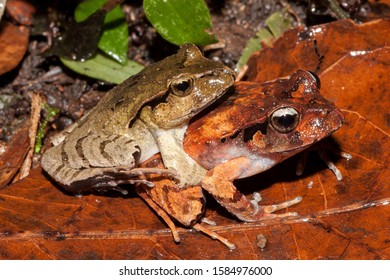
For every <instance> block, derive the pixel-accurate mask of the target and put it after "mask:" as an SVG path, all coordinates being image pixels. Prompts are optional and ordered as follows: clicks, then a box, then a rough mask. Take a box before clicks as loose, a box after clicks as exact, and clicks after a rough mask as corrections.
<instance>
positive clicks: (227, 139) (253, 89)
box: [137, 70, 344, 248]
mask: <svg viewBox="0 0 390 280" xmlns="http://www.w3.org/2000/svg"><path fill="white" fill-rule="evenodd" d="M317 79H318V78H317V77H315V76H314V75H313V74H311V73H310V72H308V71H303V70H298V71H296V72H295V73H294V74H293V75H292V76H291V77H290V78H289V79H279V80H275V81H272V82H267V83H264V84H259V83H253V82H237V83H235V86H234V88H235V92H234V94H232V95H231V96H229V97H228V98H227V99H226V100H225V101H223V102H222V103H221V104H219V105H218V107H216V108H215V109H214V110H212V111H211V112H209V113H207V114H206V115H204V116H202V117H201V118H198V119H196V120H194V121H193V122H192V123H190V125H189V127H188V129H187V132H186V135H185V138H184V142H183V146H184V150H185V151H186V153H187V154H188V155H190V156H191V157H192V158H193V159H194V160H195V161H196V162H197V163H198V164H199V165H201V166H202V167H203V168H204V172H203V177H202V178H200V179H199V185H201V187H200V186H199V185H198V186H192V187H190V186H189V187H187V188H182V189H178V188H177V187H176V186H175V185H173V184H172V182H171V181H170V180H169V179H167V178H161V177H155V179H154V180H153V178H149V179H150V180H151V181H153V182H154V188H148V187H145V186H144V185H140V186H138V188H137V192H138V193H139V194H140V195H141V197H143V198H144V199H145V200H146V201H147V202H148V204H149V205H151V207H152V208H153V209H155V210H156V211H157V213H158V214H159V215H160V216H162V217H163V219H164V220H165V221H166V222H167V223H168V225H169V226H170V227H171V229H172V231H175V227H174V225H173V223H172V222H171V221H169V216H171V217H173V218H174V219H175V220H177V221H179V222H180V223H181V224H183V225H185V226H192V227H194V228H197V229H198V230H201V231H204V228H199V224H196V222H197V221H198V220H199V219H200V218H201V217H202V215H203V211H204V203H205V200H204V197H203V194H202V188H203V189H205V190H206V191H207V192H209V193H210V194H211V195H212V196H213V197H214V198H215V199H216V200H217V201H218V202H219V203H220V204H221V205H222V206H223V207H224V208H226V209H227V210H228V211H229V212H230V213H232V214H233V215H235V216H236V217H237V218H239V219H240V220H242V221H247V222H255V221H259V220H263V219H269V218H275V217H279V218H280V217H287V216H292V215H296V213H291V212H289V213H284V214H279V215H278V214H271V213H272V212H274V211H277V210H280V209H284V208H286V207H289V206H291V205H293V204H296V203H298V202H300V201H301V198H300V197H297V198H295V199H292V200H290V201H286V202H282V203H280V204H275V205H268V206H260V205H258V202H259V201H260V199H261V198H260V195H259V194H257V193H255V194H254V195H253V197H252V199H248V198H247V197H245V196H244V195H243V194H241V193H240V191H239V190H237V189H236V187H235V186H234V184H233V181H234V180H235V179H239V178H245V177H248V176H252V175H254V174H258V173H261V172H263V171H265V170H268V169H269V168H271V167H273V166H274V165H276V164H278V163H280V162H282V161H283V160H285V159H287V158H289V157H291V156H293V155H295V154H297V153H299V152H300V151H302V150H304V149H306V148H307V147H309V146H311V145H312V144H314V143H316V142H318V141H320V140H321V139H323V138H325V137H327V136H329V135H330V134H332V133H333V132H334V131H336V130H337V129H339V128H340V127H341V125H342V123H343V121H344V117H343V115H342V113H341V111H340V110H339V109H338V108H337V107H336V106H335V105H334V104H333V103H332V102H330V101H327V100H326V99H324V98H323V97H322V96H321V95H320V92H319V81H318V80H317ZM156 162H158V159H154V160H151V161H149V162H147V163H146V164H147V165H148V166H149V167H152V166H154V165H155V164H156ZM165 213H167V214H169V216H167V215H166V214H165ZM172 225H173V226H172ZM204 232H205V231H204ZM205 233H206V234H208V235H211V236H212V237H213V238H216V239H219V240H221V239H223V238H222V237H220V236H218V235H216V234H215V233H213V232H205ZM175 234H176V235H177V232H176V233H174V237H175ZM175 240H176V241H177V240H179V238H178V236H176V237H175ZM221 241H222V242H223V243H225V244H226V245H228V246H229V247H230V248H234V244H231V243H229V242H228V241H226V240H221Z"/></svg>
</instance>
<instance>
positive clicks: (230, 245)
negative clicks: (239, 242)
mask: <svg viewBox="0 0 390 280" xmlns="http://www.w3.org/2000/svg"><path fill="white" fill-rule="evenodd" d="M192 227H193V228H194V229H196V230H198V231H200V232H202V233H204V234H206V235H207V236H209V237H211V238H212V239H215V240H218V241H220V242H221V243H222V244H224V245H226V246H227V247H228V248H229V249H230V250H234V249H236V245H235V244H233V243H231V242H230V241H229V240H227V239H226V238H225V237H222V236H220V235H219V234H218V233H216V232H214V231H212V230H209V229H208V228H206V227H204V226H202V225H201V224H195V225H193V226H192Z"/></svg>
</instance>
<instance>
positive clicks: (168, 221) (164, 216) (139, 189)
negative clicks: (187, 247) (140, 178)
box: [136, 184, 180, 243]
mask: <svg viewBox="0 0 390 280" xmlns="http://www.w3.org/2000/svg"><path fill="white" fill-rule="evenodd" d="M136 192H137V194H138V195H139V196H140V197H141V198H142V199H143V200H145V202H146V203H147V204H148V205H149V206H150V208H152V209H153V210H154V211H155V212H156V213H157V215H159V216H160V217H161V219H163V220H164V222H165V223H166V224H167V226H168V227H169V228H170V230H171V232H172V236H173V239H174V240H175V242H177V243H179V242H180V237H179V232H178V231H177V228H176V226H175V224H174V222H173V221H172V219H171V218H170V217H169V216H168V214H167V213H165V211H164V210H163V209H161V207H160V206H158V205H157V204H156V203H155V202H154V201H153V200H152V199H151V198H150V197H149V196H148V194H147V193H146V192H145V190H144V189H143V187H142V186H140V185H139V184H137V187H136Z"/></svg>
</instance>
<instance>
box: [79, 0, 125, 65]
mask: <svg viewBox="0 0 390 280" xmlns="http://www.w3.org/2000/svg"><path fill="white" fill-rule="evenodd" d="M105 2H107V0H85V1H83V2H81V3H80V4H79V5H78V6H77V7H76V10H75V20H76V21H77V22H81V21H84V20H85V19H87V18H88V17H89V16H91V15H92V14H93V13H94V12H96V11H97V10H98V9H99V8H100V7H101V6H102V5H103V4H104V3H105ZM128 37H129V32H128V29H127V24H126V20H125V14H124V13H123V11H122V10H121V8H120V7H119V6H117V7H115V8H114V9H113V10H111V11H110V12H109V13H107V15H106V17H105V19H104V25H103V33H102V36H101V38H100V40H99V43H98V47H99V49H101V50H102V51H103V52H105V53H106V54H108V55H109V56H110V57H112V58H113V59H115V60H116V61H118V62H119V63H121V64H125V63H126V61H127V50H128Z"/></svg>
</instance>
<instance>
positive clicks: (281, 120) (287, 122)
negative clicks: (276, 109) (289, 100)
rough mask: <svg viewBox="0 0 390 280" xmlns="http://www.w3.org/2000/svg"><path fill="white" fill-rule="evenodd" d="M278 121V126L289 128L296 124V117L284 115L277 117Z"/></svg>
mask: <svg viewBox="0 0 390 280" xmlns="http://www.w3.org/2000/svg"><path fill="white" fill-rule="evenodd" d="M276 121H277V122H278V124H279V125H280V126H282V127H285V128H288V127H290V126H292V125H293V124H294V123H295V116H293V115H289V114H287V115H283V116H280V117H277V119H276Z"/></svg>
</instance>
